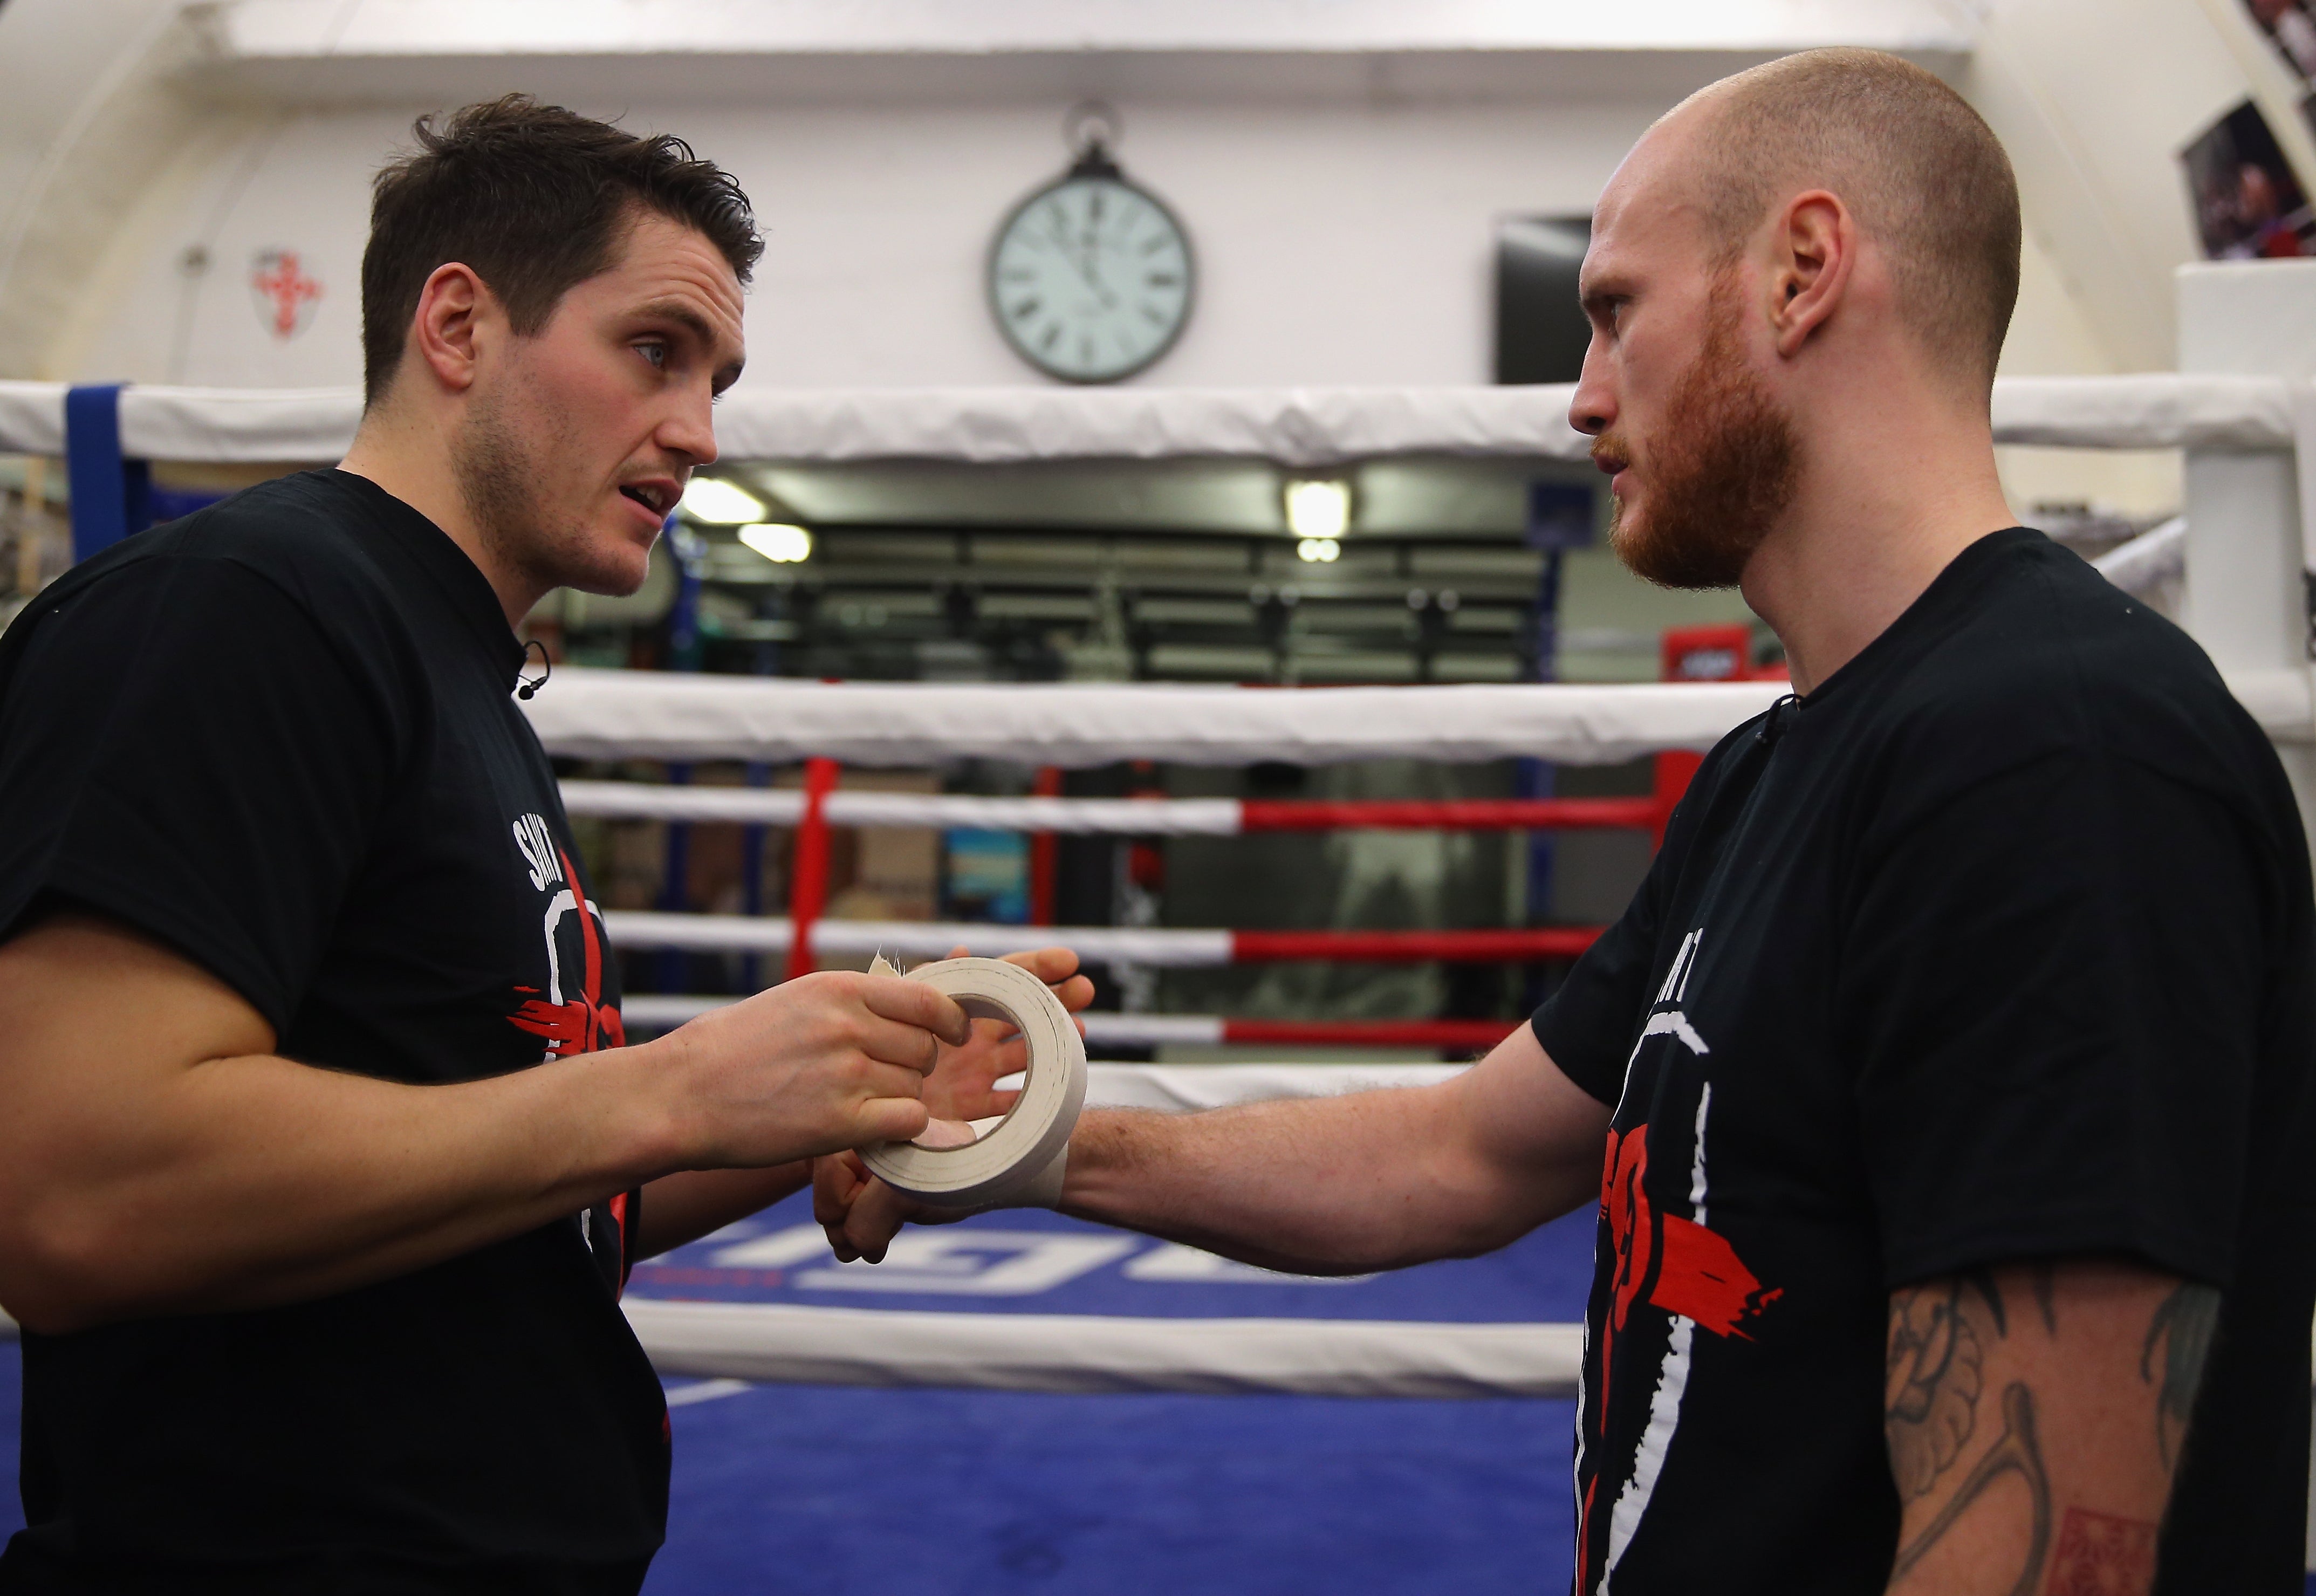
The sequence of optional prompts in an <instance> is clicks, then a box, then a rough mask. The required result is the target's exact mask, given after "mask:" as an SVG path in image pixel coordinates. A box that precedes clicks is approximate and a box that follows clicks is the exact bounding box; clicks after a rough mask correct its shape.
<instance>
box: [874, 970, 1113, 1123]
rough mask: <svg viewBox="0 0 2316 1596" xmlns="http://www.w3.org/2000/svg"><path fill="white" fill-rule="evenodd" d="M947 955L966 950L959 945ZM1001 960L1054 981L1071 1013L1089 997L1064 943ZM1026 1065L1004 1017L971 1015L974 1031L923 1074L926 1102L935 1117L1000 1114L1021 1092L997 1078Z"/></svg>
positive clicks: (1023, 1046) (1023, 1047)
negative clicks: (1000, 1085) (1002, 1084)
mask: <svg viewBox="0 0 2316 1596" xmlns="http://www.w3.org/2000/svg"><path fill="white" fill-rule="evenodd" d="M949 957H950V958H966V957H967V955H966V950H964V949H962V948H959V949H958V950H957V951H956V952H954V953H952V954H950V955H949ZM1005 962H1006V963H1007V964H1018V965H1020V967H1022V968H1023V969H1025V970H1028V971H1029V973H1030V974H1031V975H1033V976H1037V977H1038V979H1039V980H1040V981H1043V982H1044V983H1045V984H1046V985H1048V986H1050V987H1052V988H1053V992H1054V995H1055V996H1056V998H1058V999H1060V1000H1061V1004H1062V1007H1063V1008H1064V1009H1066V1010H1068V1011H1069V1012H1071V1013H1073V1014H1075V1013H1077V1012H1079V1011H1080V1010H1082V1009H1083V1008H1084V1007H1085V1006H1086V1005H1087V1004H1088V1003H1092V1002H1093V983H1092V982H1091V980H1089V979H1088V978H1087V977H1085V976H1081V975H1079V974H1078V956H1077V955H1076V954H1075V953H1073V952H1072V951H1071V950H1069V949H1067V948H1038V949H1033V950H1030V951H1029V952H1027V953H1009V954H1007V955H1006V956H1005ZM1078 1030H1079V1033H1080V1034H1081V1035H1082V1034H1083V1033H1084V1031H1085V1022H1084V1021H1078ZM1027 1068H1029V1044H1028V1043H1027V1042H1025V1041H1023V1040H1022V1039H1021V1034H1020V1032H1019V1031H1017V1030H1013V1029H1012V1028H1011V1026H1009V1025H1007V1024H1006V1023H1005V1022H1004V1021H1002V1020H975V1021H973V1035H972V1037H971V1038H970V1039H967V1040H966V1042H965V1043H964V1044H963V1045H962V1046H959V1047H949V1048H942V1049H941V1056H940V1063H938V1064H937V1065H934V1066H933V1073H932V1074H931V1075H929V1076H927V1077H926V1079H925V1091H924V1104H925V1107H926V1109H927V1110H929V1111H931V1114H932V1117H933V1118H934V1119H988V1118H989V1117H990V1116H991V1115H992V1114H1002V1113H1004V1112H1006V1111H1007V1110H1010V1109H1011V1108H1012V1106H1013V1103H1014V1100H1016V1099H1017V1098H1019V1097H1020V1095H1021V1094H1020V1092H1017V1091H1006V1092H1000V1091H998V1090H997V1085H996V1083H998V1082H999V1081H1002V1080H1003V1079H1004V1078H1005V1077H1006V1076H1007V1075H1013V1074H1020V1072H1021V1071H1023V1070H1025V1069H1027ZM895 1139H906V1138H895ZM855 1145H856V1146H866V1145H867V1144H865V1143H858V1144H855Z"/></svg>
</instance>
